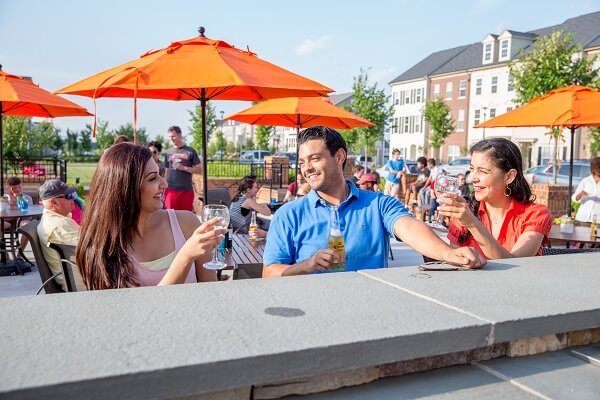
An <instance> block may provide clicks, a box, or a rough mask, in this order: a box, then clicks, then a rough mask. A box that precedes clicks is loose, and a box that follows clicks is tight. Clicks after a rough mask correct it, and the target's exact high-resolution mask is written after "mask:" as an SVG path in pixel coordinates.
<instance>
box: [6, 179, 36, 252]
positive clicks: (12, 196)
mask: <svg viewBox="0 0 600 400" xmlns="http://www.w3.org/2000/svg"><path fill="white" fill-rule="evenodd" d="M6 183H7V184H8V192H7V193H6V195H5V196H6V198H7V199H8V206H9V207H10V208H19V205H18V204H17V200H18V198H19V196H23V198H24V199H25V200H26V201H27V204H29V206H30V207H31V206H32V205H33V199H32V198H31V196H30V195H28V194H27V193H23V187H22V186H21V179H20V178H19V177H18V176H11V177H10V178H8V179H7V180H6ZM6 220H7V218H6V219H5V220H4V229H5V230H6V231H8V230H9V229H10V222H8V221H6ZM29 221H31V218H30V217H25V218H21V222H20V225H27V223H28V222H29ZM27 243H29V242H28V240H27V238H26V237H25V236H23V235H21V239H20V242H19V255H18V256H17V257H18V258H21V256H20V254H22V253H23V252H24V251H25V248H26V247H27Z"/></svg>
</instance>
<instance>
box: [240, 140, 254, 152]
mask: <svg viewBox="0 0 600 400" xmlns="http://www.w3.org/2000/svg"><path fill="white" fill-rule="evenodd" d="M242 147H243V148H244V149H246V150H252V149H254V147H255V146H254V142H253V141H252V138H248V139H246V143H245V144H244V145H243V146H242Z"/></svg>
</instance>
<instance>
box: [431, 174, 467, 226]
mask: <svg viewBox="0 0 600 400" xmlns="http://www.w3.org/2000/svg"><path fill="white" fill-rule="evenodd" d="M433 188H434V189H435V191H436V195H437V196H444V195H445V194H446V193H456V194H458V195H460V189H459V184H458V178H457V177H455V176H450V175H446V174H440V175H438V176H437V178H436V179H435V184H434V186H433ZM443 220H444V217H443V216H442V215H441V214H440V213H438V217H437V221H435V222H433V223H432V225H433V226H434V227H436V228H444V229H446V226H445V225H444V224H443V223H442V222H443Z"/></svg>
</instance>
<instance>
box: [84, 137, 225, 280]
mask: <svg viewBox="0 0 600 400" xmlns="http://www.w3.org/2000/svg"><path fill="white" fill-rule="evenodd" d="M166 188H167V183H166V181H165V180H164V178H162V177H161V176H160V175H159V170H158V165H157V164H156V162H155V161H154V160H153V159H152V153H151V152H150V150H148V149H147V148H145V147H142V146H138V145H135V144H133V143H121V144H117V145H113V146H111V147H110V148H109V149H108V150H107V151H106V153H104V155H103V156H102V158H101V159H100V162H99V164H98V168H97V169H96V173H95V174H94V177H93V179H92V183H91V185H90V194H89V196H88V198H89V200H88V203H87V207H86V212H85V216H84V218H83V224H82V226H81V235H80V238H79V243H78V244H77V265H78V266H79V269H80V271H81V275H82V277H83V280H84V283H85V285H86V286H87V287H88V289H90V290H97V289H115V288H124V287H136V286H152V285H168V284H176V283H190V282H197V281H214V280H216V275H215V272H214V271H209V270H206V269H204V268H202V264H203V263H204V262H205V261H208V260H209V259H210V256H211V251H212V250H213V249H214V248H215V247H216V246H218V244H219V242H220V241H221V240H222V239H223V234H224V233H225V230H224V229H221V230H215V229H214V228H213V226H214V224H215V223H216V222H217V221H218V219H217V218H215V219H213V220H210V221H208V222H205V223H203V224H202V225H200V223H199V221H198V218H197V217H196V216H195V215H194V214H193V213H191V212H189V211H174V210H162V206H163V200H164V191H165V189H166Z"/></svg>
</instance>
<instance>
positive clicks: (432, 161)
mask: <svg viewBox="0 0 600 400" xmlns="http://www.w3.org/2000/svg"><path fill="white" fill-rule="evenodd" d="M427 162H428V163H429V164H432V165H435V158H430V159H428V160H427Z"/></svg>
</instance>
